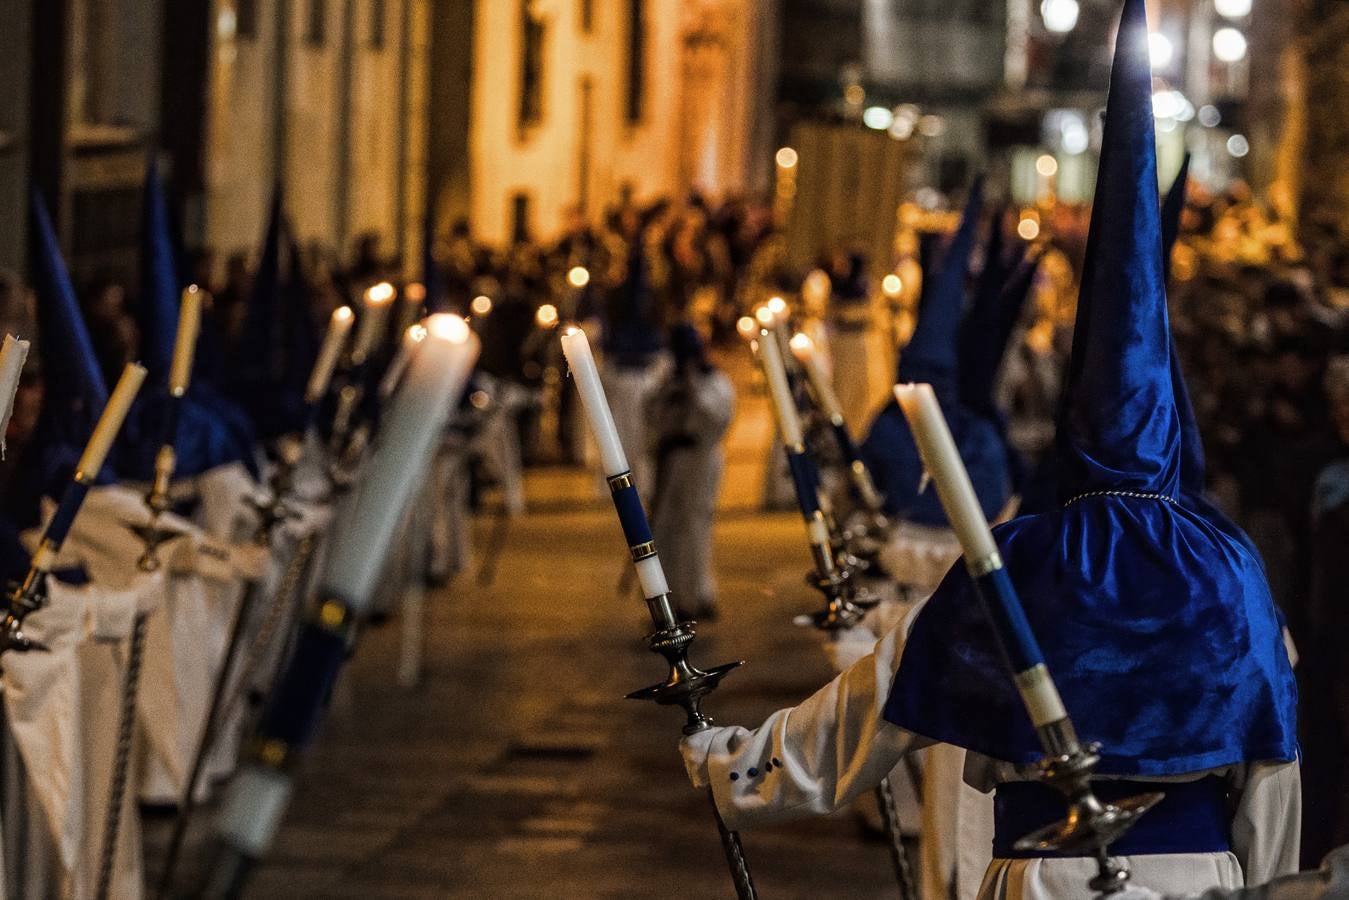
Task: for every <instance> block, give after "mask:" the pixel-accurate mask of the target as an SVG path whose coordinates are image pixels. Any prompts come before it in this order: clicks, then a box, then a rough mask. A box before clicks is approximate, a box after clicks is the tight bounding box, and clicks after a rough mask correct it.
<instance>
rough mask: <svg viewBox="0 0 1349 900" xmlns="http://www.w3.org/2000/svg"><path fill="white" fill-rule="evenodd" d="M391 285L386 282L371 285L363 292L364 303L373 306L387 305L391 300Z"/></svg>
mask: <svg viewBox="0 0 1349 900" xmlns="http://www.w3.org/2000/svg"><path fill="white" fill-rule="evenodd" d="M393 295H394V289H393V285H391V284H389V282H387V281H381V282H380V283H379V284H372V285H371V286H370V287H369V289H367V290H366V292H365V302H366V303H373V304H381V303H388V302H389V301H390V300H392V299H393Z"/></svg>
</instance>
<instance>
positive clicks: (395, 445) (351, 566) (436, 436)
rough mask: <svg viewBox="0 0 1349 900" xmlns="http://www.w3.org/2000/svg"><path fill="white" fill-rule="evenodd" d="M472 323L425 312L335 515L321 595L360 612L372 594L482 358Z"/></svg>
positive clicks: (320, 586)
mask: <svg viewBox="0 0 1349 900" xmlns="http://www.w3.org/2000/svg"><path fill="white" fill-rule="evenodd" d="M479 346H480V345H479V342H478V338H477V336H476V335H474V334H473V332H472V331H471V330H470V329H469V327H468V323H466V322H465V321H464V320H463V319H461V318H459V317H458V316H455V315H450V314H447V313H440V314H437V315H433V316H430V317H429V318H428V319H427V320H426V336H425V338H424V339H423V340H422V341H420V342H419V343H418V345H417V349H416V351H415V352H414V353H413V354H412V355H411V359H410V360H409V361H408V365H407V372H406V373H405V375H404V376H403V379H402V381H401V382H400V383H399V385H398V390H397V391H396V392H395V393H394V395H393V397H392V398H391V400H390V403H389V408H388V411H387V412H386V413H385V415H384V417H383V419H382V421H381V422H380V429H379V433H378V436H377V437H376V439H375V443H374V445H373V447H372V448H371V452H370V458H369V461H368V462H367V463H366V465H365V467H364V468H363V469H362V472H361V478H360V480H359V481H358V482H357V484H356V487H355V489H354V490H353V491H352V493H350V494H349V495H347V496H346V497H345V498H343V500H342V502H341V505H340V507H339V509H338V512H337V514H336V516H335V518H334V521H333V524H332V527H331V533H332V541H333V546H332V548H331V551H330V552H329V553H328V555H327V562H326V564H325V566H324V571H323V574H322V577H321V578H320V580H319V588H320V590H319V595H320V596H323V597H328V598H333V599H336V600H340V601H341V602H343V603H345V604H347V605H348V606H349V607H351V609H352V610H353V611H354V612H356V613H358V614H359V613H361V612H363V611H364V610H365V609H366V608H367V607H368V606H369V604H370V601H371V598H372V597H373V596H374V592H375V585H376V583H377V582H378V580H379V578H380V575H381V574H382V572H383V569H384V560H385V557H386V556H387V554H388V551H389V547H390V545H391V544H392V543H393V540H394V538H395V537H396V536H397V534H398V533H399V529H398V524H399V521H400V520H401V519H402V517H403V515H404V513H405V512H406V510H407V507H408V504H409V503H410V502H412V495H413V492H414V491H415V490H416V489H417V487H418V486H419V485H421V486H423V487H425V485H426V472H427V468H428V466H429V464H430V461H431V458H432V456H433V455H434V454H435V449H436V446H437V444H438V442H439V441H440V439H441V437H442V435H443V433H444V431H445V425H446V422H447V421H448V420H449V417H450V415H451V413H453V412H454V410H455V409H457V408H458V406H459V398H460V396H461V395H462V393H463V390H464V385H465V383H467V381H468V376H469V373H470V372H471V371H472V369H473V364H474V362H475V361H476V360H477V358H478V350H479Z"/></svg>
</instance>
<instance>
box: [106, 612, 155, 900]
mask: <svg viewBox="0 0 1349 900" xmlns="http://www.w3.org/2000/svg"><path fill="white" fill-rule="evenodd" d="M145 620H146V616H145V614H144V613H137V614H136V621H135V624H134V625H133V626H132V629H131V644H130V647H129V648H128V650H127V659H126V677H125V678H124V679H123V680H122V709H121V717H120V719H119V720H118V722H117V749H116V752H115V753H114V755H113V759H112V782H111V785H110V787H109V789H108V810H107V814H106V815H105V816H104V819H103V850H102V854H101V855H100V857H99V861H98V887H97V888H96V890H95V892H94V896H95V898H97V900H107V898H108V892H109V890H111V888H112V868H113V862H114V861H115V859H116V858H117V837H118V831H120V830H121V826H122V802H123V800H124V799H125V798H126V782H127V774H128V769H129V768H130V765H131V745H132V743H133V741H134V739H135V736H136V697H137V695H138V694H139V693H140V677H141V660H142V659H143V658H144V656H145Z"/></svg>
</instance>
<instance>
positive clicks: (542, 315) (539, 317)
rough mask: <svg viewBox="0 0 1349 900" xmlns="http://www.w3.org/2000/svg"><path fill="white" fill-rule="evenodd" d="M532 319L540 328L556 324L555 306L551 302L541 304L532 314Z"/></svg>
mask: <svg viewBox="0 0 1349 900" xmlns="http://www.w3.org/2000/svg"><path fill="white" fill-rule="evenodd" d="M534 321H535V322H537V323H538V326H539V327H540V328H552V327H553V326H554V325H556V324H557V307H556V306H554V305H553V304H551V303H545V304H543V306H540V307H539V311H538V312H537V313H536V314H535V315H534Z"/></svg>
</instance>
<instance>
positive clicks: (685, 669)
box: [627, 594, 744, 734]
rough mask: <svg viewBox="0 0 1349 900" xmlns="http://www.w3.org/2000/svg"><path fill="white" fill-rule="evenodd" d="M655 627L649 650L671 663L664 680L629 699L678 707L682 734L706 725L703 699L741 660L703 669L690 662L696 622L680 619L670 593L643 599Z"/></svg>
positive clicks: (709, 725)
mask: <svg viewBox="0 0 1349 900" xmlns="http://www.w3.org/2000/svg"><path fill="white" fill-rule="evenodd" d="M646 605H647V610H648V611H649V612H650V613H651V622H652V624H653V625H654V626H655V628H656V630H655V631H653V632H651V633H650V634H648V635H647V636H646V643H647V646H648V647H649V648H650V649H651V652H652V653H659V654H660V655H661V656H663V657H665V661H666V662H667V663H669V664H670V673H669V675H667V676H666V678H665V680H664V681H663V682H661V683H659V684H653V685H651V686H650V687H644V688H642V689H641V690H640V691H633V692H632V693H631V694H628V695H627V697H628V699H629V700H654V701H655V702H657V703H659V704H661V705H663V706H679V707H681V708H683V710H684V714H685V717H686V719H685V722H684V734H694V733H696V732H699V731H702V730H703V729H705V728H709V727H711V725H712V719H711V717H709V716H708V715H707V714H706V713H704V712H703V711H702V702H703V698H704V697H706V696H707V695H708V694H710V693H712V691H714V690H716V688H717V685H718V684H720V683H721V679H722V678H724V677H725V676H726V675H727V673H729V672H731V671H732V670H733V669H736V668H738V667H739V666H742V665H744V661H743V660H742V661H740V662H733V663H724V664H723V665H719V666H713V667H712V668H711V669H708V670H706V671H704V670H703V669H699V668H697V667H696V666H694V665H693V664H692V663H690V662H689V645H690V644H692V643H693V639H694V637H695V626H696V623H694V622H692V621H683V622H681V621H679V620H678V619H677V618H676V616H675V614H674V608H673V606H671V604H670V595H669V594H661V595H660V596H659V597H654V598H652V599H650V600H647V601H646Z"/></svg>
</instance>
